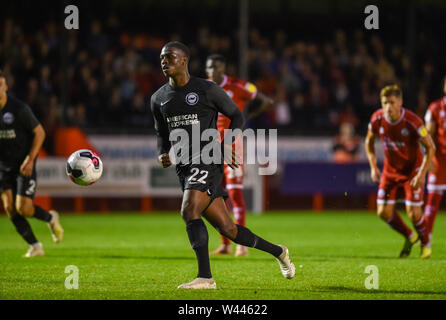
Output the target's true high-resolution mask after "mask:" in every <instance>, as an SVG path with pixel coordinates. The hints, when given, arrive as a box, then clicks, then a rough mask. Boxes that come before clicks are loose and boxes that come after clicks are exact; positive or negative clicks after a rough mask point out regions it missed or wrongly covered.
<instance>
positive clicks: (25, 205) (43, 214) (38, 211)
mask: <svg viewBox="0 0 446 320" xmlns="http://www.w3.org/2000/svg"><path fill="white" fill-rule="evenodd" d="M16 210H17V212H18V213H19V214H20V215H22V216H24V217H27V218H31V217H34V218H36V219H39V220H42V221H44V222H46V223H47V224H48V227H49V229H50V231H51V236H52V238H53V241H54V242H56V243H57V242H60V241H62V239H63V235H64V230H63V228H62V225H61V224H60V220H59V214H58V212H57V211H55V210H51V211H49V212H47V211H45V210H43V209H42V208H41V207H39V206H35V205H34V203H33V199H32V198H29V197H24V196H20V195H17V197H16Z"/></svg>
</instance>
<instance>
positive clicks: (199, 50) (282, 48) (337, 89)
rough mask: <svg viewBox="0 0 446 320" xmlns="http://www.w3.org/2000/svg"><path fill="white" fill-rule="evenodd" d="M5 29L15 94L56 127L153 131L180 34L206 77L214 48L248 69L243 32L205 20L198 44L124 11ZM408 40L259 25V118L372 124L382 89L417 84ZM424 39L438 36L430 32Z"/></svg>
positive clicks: (429, 77) (255, 41) (2, 56)
mask: <svg viewBox="0 0 446 320" xmlns="http://www.w3.org/2000/svg"><path fill="white" fill-rule="evenodd" d="M0 28H1V29H0V30H1V42H0V62H1V66H0V68H2V69H3V70H4V71H5V73H6V75H7V81H8V84H9V88H10V91H12V92H13V93H14V94H15V95H17V96H19V97H20V98H22V99H24V100H25V101H26V102H27V103H28V104H29V105H30V106H31V107H32V109H33V110H34V112H35V113H36V114H37V116H38V117H39V119H40V120H41V121H42V123H43V125H44V126H45V128H46V130H47V132H48V133H49V134H51V132H52V131H54V130H56V129H57V127H58V126H60V125H71V126H79V127H82V128H90V129H91V128H94V129H96V130H101V129H103V130H112V131H113V130H120V131H123V130H124V131H125V130H129V131H131V130H135V129H138V128H139V129H144V130H150V128H152V127H153V123H152V117H151V114H150V110H149V107H148V101H149V99H150V95H151V94H152V93H153V92H155V91H156V90H157V89H158V88H159V87H160V86H161V85H162V84H164V83H165V78H164V76H163V75H162V73H161V70H160V67H159V52H160V49H161V47H162V46H163V44H164V43H166V42H167V41H170V40H180V41H184V42H185V43H186V44H187V45H189V46H190V48H191V52H192V57H191V61H190V72H191V74H193V75H197V76H201V77H205V73H204V65H205V59H206V56H207V55H209V54H211V53H221V54H223V55H225V56H226V57H227V58H228V68H227V71H228V73H229V74H230V75H233V76H236V75H237V73H238V70H237V64H238V56H237V54H238V50H237V48H238V42H237V41H238V40H237V33H236V31H234V33H233V34H225V35H217V34H214V33H212V31H211V30H210V29H208V28H207V27H201V28H199V29H197V31H196V35H195V36H194V39H193V40H192V41H190V39H188V40H186V39H183V38H182V37H181V35H179V34H171V35H168V36H167V35H166V37H165V38H163V37H160V36H155V35H153V34H150V33H149V32H147V30H143V29H141V30H140V31H135V32H128V31H122V30H123V29H122V28H121V25H120V22H119V20H118V19H117V18H116V17H114V16H111V17H109V18H108V19H104V20H103V21H102V20H101V21H95V20H93V21H91V23H90V25H89V28H88V30H86V29H85V30H84V31H83V32H79V31H77V30H71V31H67V32H64V30H63V29H61V28H60V27H58V25H56V24H55V23H53V22H48V23H47V24H45V25H44V26H43V27H42V28H40V29H35V30H33V31H32V32H24V30H23V29H22V28H21V26H20V25H19V24H17V23H15V22H14V21H13V20H12V19H6V20H4V21H2V25H0ZM423 39H424V40H423ZM400 40H401V41H396V40H395V41H392V42H391V43H390V44H388V45H385V44H384V42H383V40H382V39H381V38H380V37H379V36H378V35H376V34H374V35H373V34H372V35H369V34H365V31H364V30H355V31H352V30H348V32H347V31H346V30H333V35H332V38H331V40H329V41H314V42H312V41H295V40H291V39H288V36H287V33H286V32H284V31H280V30H279V31H277V32H276V33H275V34H272V35H269V36H265V35H263V34H262V33H261V32H260V31H259V30H257V29H255V28H252V29H251V30H250V32H249V51H248V57H247V58H248V61H247V63H248V71H249V75H248V79H247V80H249V81H251V82H253V83H255V84H256V85H257V87H258V89H259V90H260V91H261V92H263V93H264V94H266V95H268V96H270V97H271V98H273V99H274V101H275V103H274V108H272V109H270V110H268V111H267V112H266V113H265V114H263V115H260V116H259V117H257V118H256V119H253V120H252V121H250V123H249V125H250V126H252V127H271V128H281V129H283V130H284V131H283V132H285V133H287V134H330V133H335V132H337V131H338V127H339V125H340V124H341V123H343V122H349V123H351V124H353V125H354V126H355V127H356V128H357V129H361V128H362V129H363V128H365V126H366V124H367V122H368V119H369V117H370V115H371V114H372V113H373V111H374V110H375V109H376V108H378V107H379V99H378V97H379V90H380V88H382V87H383V86H384V85H387V84H389V83H393V82H396V83H398V84H400V85H401V86H402V87H403V88H406V87H407V85H408V79H409V74H408V72H409V57H408V55H407V50H406V48H405V46H404V37H402V39H400ZM419 41H421V42H423V41H425V42H428V41H430V40H429V39H426V35H423V34H421V35H419ZM431 42H432V41H431ZM419 45H420V46H423V45H425V44H424V43H420V44H419ZM63 48H65V49H63ZM64 54H65V55H64ZM424 55H425V56H419V57H418V60H417V61H419V65H418V68H417V74H416V77H417V80H418V81H417V85H418V86H417V102H416V105H413V106H408V107H409V108H410V109H412V110H415V111H416V112H418V113H419V114H420V115H422V114H423V113H424V111H425V109H426V106H427V103H428V102H429V101H428V100H429V99H430V97H431V96H435V97H437V96H439V95H440V94H441V92H438V93H437V92H433V90H434V89H433V88H434V87H435V85H436V84H435V83H434V79H436V77H437V78H441V76H444V75H438V74H435V73H436V72H438V70H437V68H436V66H435V63H436V62H435V59H434V58H431V57H430V56H429V50H426V51H425V52H424ZM64 88H65V89H64ZM63 101H66V105H65V107H62V105H63ZM252 107H253V108H255V107H256V106H255V105H253V106H252ZM50 148H51V147H50ZM50 152H51V151H50Z"/></svg>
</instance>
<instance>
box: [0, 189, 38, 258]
mask: <svg viewBox="0 0 446 320" xmlns="http://www.w3.org/2000/svg"><path fill="white" fill-rule="evenodd" d="M13 198H14V195H13V192H12V190H5V191H4V192H2V194H1V199H2V203H3V208H5V211H6V215H7V216H8V218H9V219H10V220H11V222H12V223H13V224H14V226H15V228H16V230H17V232H18V233H19V234H20V235H21V236H22V238H23V239H24V240H25V241H26V242H27V243H28V244H29V249H28V251H27V252H26V254H25V255H24V257H26V258H31V257H38V256H43V255H44V254H45V253H44V251H43V247H42V244H41V243H40V242H38V241H37V239H36V237H35V235H34V233H33V231H32V229H31V226H30V224H29V222H28V221H27V220H26V218H25V217H23V216H22V215H20V214H19V213H17V211H16V210H15V208H14V205H13Z"/></svg>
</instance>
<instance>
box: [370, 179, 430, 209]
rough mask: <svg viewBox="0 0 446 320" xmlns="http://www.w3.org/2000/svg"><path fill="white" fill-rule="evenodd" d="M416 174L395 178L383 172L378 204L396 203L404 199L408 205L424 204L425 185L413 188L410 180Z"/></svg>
mask: <svg viewBox="0 0 446 320" xmlns="http://www.w3.org/2000/svg"><path fill="white" fill-rule="evenodd" d="M414 176H415V174H414V175H412V176H410V177H405V178H403V177H399V178H394V177H392V176H389V175H386V173H385V172H383V174H382V176H381V181H380V183H379V189H378V197H377V200H376V202H377V204H395V203H396V202H397V201H399V200H402V201H404V202H405V203H406V206H415V207H416V206H422V205H423V199H424V186H423V187H422V188H418V189H416V190H415V189H413V188H412V187H411V186H410V181H411V180H412V178H413V177H414Z"/></svg>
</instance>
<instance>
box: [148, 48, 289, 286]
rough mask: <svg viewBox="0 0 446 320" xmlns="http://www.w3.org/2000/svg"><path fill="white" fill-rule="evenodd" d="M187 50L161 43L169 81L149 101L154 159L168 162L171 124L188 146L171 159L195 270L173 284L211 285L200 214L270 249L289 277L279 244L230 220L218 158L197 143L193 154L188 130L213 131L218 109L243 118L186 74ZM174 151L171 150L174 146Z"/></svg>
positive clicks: (238, 123)
mask: <svg viewBox="0 0 446 320" xmlns="http://www.w3.org/2000/svg"><path fill="white" fill-rule="evenodd" d="M189 55H190V52H189V49H188V47H187V46H186V45H184V44H183V43H181V42H169V43H167V44H166V45H165V46H164V47H163V48H162V50H161V55H160V59H161V68H162V71H163V73H164V75H165V76H166V77H168V79H169V81H168V82H167V83H166V84H165V85H164V86H162V87H161V88H160V89H159V90H158V91H157V92H155V93H154V94H153V95H152V98H151V101H150V104H151V110H152V113H153V117H154V120H155V130H156V133H157V139H158V152H159V157H158V162H159V163H160V164H161V165H162V166H163V167H164V168H167V167H169V166H170V165H172V162H171V160H170V158H169V154H168V153H169V149H170V147H171V142H170V140H169V135H170V133H171V132H172V131H174V130H175V129H178V128H179V129H183V130H184V131H185V132H187V133H188V134H189V142H188V144H189V150H192V152H190V153H191V155H190V156H187V157H186V160H187V161H184V157H182V159H181V161H180V163H178V161H177V165H176V172H177V175H178V178H179V180H180V184H181V187H182V189H183V201H182V206H181V216H182V218H183V220H184V221H185V223H186V231H187V234H188V237H189V241H190V244H191V246H192V249H193V250H194V251H195V254H196V257H197V262H198V275H197V278H196V279H195V280H193V281H192V282H189V283H185V284H182V285H180V286H179V287H178V288H181V289H216V287H217V286H216V283H215V281H214V279H213V278H212V274H211V268H210V263H209V252H208V232H207V229H206V225H205V224H204V222H203V220H202V219H201V217H202V216H203V217H205V218H206V220H208V221H209V223H210V224H211V225H212V226H213V227H214V228H216V229H217V230H218V231H219V232H220V233H221V234H222V235H224V236H225V237H227V238H229V239H231V240H232V241H234V242H235V243H237V244H240V245H244V246H247V247H251V248H256V249H259V250H262V251H265V252H268V253H270V254H272V255H273V256H274V257H275V258H276V259H277V261H278V262H279V265H280V269H281V271H282V274H283V276H284V277H285V278H288V279H291V278H293V277H294V275H295V272H296V271H295V267H294V264H293V263H291V261H290V258H289V253H288V249H287V248H286V247H285V246H282V245H275V244H272V243H270V242H268V241H266V240H264V239H262V238H260V237H259V236H257V235H255V234H254V233H252V232H251V231H250V230H249V229H247V228H245V227H243V226H240V225H236V224H234V222H233V221H232V219H231V217H230V215H229V212H228V211H227V208H226V205H225V202H224V198H225V197H227V193H226V191H225V190H224V189H223V188H222V187H221V179H222V177H223V161H220V163H212V164H205V161H201V160H200V152H201V151H202V148H203V144H202V143H201V142H200V148H199V149H200V150H197V151H198V153H197V152H195V153H193V152H194V148H193V147H192V144H193V142H192V140H193V135H192V134H191V133H192V131H194V130H197V129H196V128H197V127H198V128H199V133H200V136H201V133H202V132H203V131H204V130H206V129H215V130H216V128H217V126H216V120H217V115H218V113H219V112H221V113H222V114H224V115H225V116H227V117H228V118H229V119H231V126H230V129H243V125H244V119H243V115H242V113H241V112H240V110H239V109H238V108H237V106H236V105H235V104H234V102H233V101H232V100H231V99H230V98H229V97H228V95H227V94H226V93H225V92H224V91H223V90H222V89H221V88H220V87H219V86H218V85H217V84H215V83H214V82H211V81H207V80H205V79H200V78H196V77H192V76H190V75H189V70H188V61H189ZM194 126H196V127H195V129H193V127H194ZM217 135H218V131H217ZM231 144H232V142H229V149H230V150H232V148H231ZM174 150H175V152H177V150H176V149H175V145H174ZM182 156H183V154H182ZM197 159H198V161H197ZM220 159H221V155H220ZM227 163H228V164H229V165H230V166H233V167H238V164H237V163H236V162H235V158H234V155H233V159H232V162H231V160H229V161H227Z"/></svg>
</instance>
